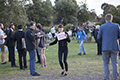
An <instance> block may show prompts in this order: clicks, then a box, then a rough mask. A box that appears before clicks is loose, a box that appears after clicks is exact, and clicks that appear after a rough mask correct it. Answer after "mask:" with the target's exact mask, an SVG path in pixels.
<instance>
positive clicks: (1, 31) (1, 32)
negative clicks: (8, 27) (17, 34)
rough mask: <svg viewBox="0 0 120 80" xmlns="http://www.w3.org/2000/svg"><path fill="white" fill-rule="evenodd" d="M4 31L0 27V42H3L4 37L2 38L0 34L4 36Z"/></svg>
mask: <svg viewBox="0 0 120 80" xmlns="http://www.w3.org/2000/svg"><path fill="white" fill-rule="evenodd" d="M4 35H5V33H4V32H3V30H1V29H0V44H4V42H5V39H2V38H1V36H4Z"/></svg>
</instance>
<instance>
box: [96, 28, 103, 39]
mask: <svg viewBox="0 0 120 80" xmlns="http://www.w3.org/2000/svg"><path fill="white" fill-rule="evenodd" d="M97 39H98V40H100V39H102V29H101V27H100V29H99V32H98V35H97Z"/></svg>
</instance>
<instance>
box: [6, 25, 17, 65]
mask: <svg viewBox="0 0 120 80" xmlns="http://www.w3.org/2000/svg"><path fill="white" fill-rule="evenodd" d="M14 27H15V26H14V24H13V23H11V24H10V25H9V28H10V29H9V32H8V42H7V43H8V51H9V54H10V60H11V67H18V66H17V65H15V42H14V30H13V29H14Z"/></svg>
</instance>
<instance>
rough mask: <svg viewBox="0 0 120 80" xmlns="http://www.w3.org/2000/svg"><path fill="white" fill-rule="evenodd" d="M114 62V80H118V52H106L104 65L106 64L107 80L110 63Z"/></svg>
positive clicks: (107, 78) (104, 53)
mask: <svg viewBox="0 0 120 80" xmlns="http://www.w3.org/2000/svg"><path fill="white" fill-rule="evenodd" d="M110 58H111V62H112V67H113V80H118V77H119V73H118V71H119V70H118V51H113V50H112V51H104V52H103V64H104V73H105V79H106V80H109V74H110V71H109V62H110Z"/></svg>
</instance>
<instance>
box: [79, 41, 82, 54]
mask: <svg viewBox="0 0 120 80" xmlns="http://www.w3.org/2000/svg"><path fill="white" fill-rule="evenodd" d="M79 43H80V53H82V44H81V43H82V42H81V41H79Z"/></svg>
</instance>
